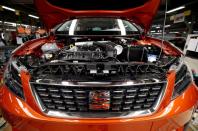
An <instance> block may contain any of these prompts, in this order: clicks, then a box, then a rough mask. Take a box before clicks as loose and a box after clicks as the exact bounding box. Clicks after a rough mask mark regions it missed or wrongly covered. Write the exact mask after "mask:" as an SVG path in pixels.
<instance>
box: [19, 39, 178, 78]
mask: <svg viewBox="0 0 198 131" xmlns="http://www.w3.org/2000/svg"><path fill="white" fill-rule="evenodd" d="M71 43H72V44H71ZM161 51H162V50H161V49H160V48H159V47H157V46H154V45H138V44H137V42H136V41H134V40H131V39H130V40H128V39H121V38H118V39H116V40H109V39H106V40H84V39H83V40H81V39H80V40H75V41H74V40H73V41H71V40H70V42H68V41H61V42H59V43H58V42H52V43H45V44H43V45H42V46H41V47H39V49H37V54H31V55H25V56H22V57H20V61H21V63H23V65H25V67H26V68H28V70H29V71H30V73H31V76H32V79H41V78H42V79H45V78H46V77H47V78H49V79H51V80H53V81H57V80H56V78H59V79H60V78H61V79H62V80H69V81H104V80H108V81H123V80H132V79H133V80H137V79H148V78H154V79H155V78H156V79H164V77H165V74H166V69H165V68H163V66H164V67H165V64H167V62H171V61H173V60H174V57H172V56H167V55H164V54H163V55H161V56H160V55H159V54H160V53H161ZM159 56H160V58H159ZM145 74H147V75H145Z"/></svg>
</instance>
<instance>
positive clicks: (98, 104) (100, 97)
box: [89, 90, 110, 111]
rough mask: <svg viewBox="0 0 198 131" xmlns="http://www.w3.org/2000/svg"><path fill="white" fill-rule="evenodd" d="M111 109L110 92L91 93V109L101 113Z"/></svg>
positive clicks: (98, 91)
mask: <svg viewBox="0 0 198 131" xmlns="http://www.w3.org/2000/svg"><path fill="white" fill-rule="evenodd" d="M109 108H110V92H109V91H104V90H96V91H90V92H89V109H90V110H95V111H100V110H109Z"/></svg>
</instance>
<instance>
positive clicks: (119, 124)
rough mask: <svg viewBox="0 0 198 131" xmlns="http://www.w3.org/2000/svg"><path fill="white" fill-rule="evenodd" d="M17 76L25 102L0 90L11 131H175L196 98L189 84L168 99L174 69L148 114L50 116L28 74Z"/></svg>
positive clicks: (172, 82) (194, 105) (183, 122)
mask: <svg viewBox="0 0 198 131" xmlns="http://www.w3.org/2000/svg"><path fill="white" fill-rule="evenodd" d="M21 77H22V81H23V83H22V84H23V90H24V94H25V97H26V100H25V101H24V100H21V99H20V98H18V97H16V96H15V95H14V94H13V93H11V92H10V91H9V90H8V88H7V87H5V86H2V87H1V89H0V105H1V108H2V112H3V116H4V117H5V118H6V119H7V120H8V121H9V122H10V124H11V125H12V126H13V129H14V131H55V130H56V131H65V130H69V131H88V130H90V131H120V130H123V131H131V130H139V131H157V130H160V131H172V130H173V129H177V130H178V131H179V130H182V128H183V126H184V125H185V124H186V123H187V122H188V121H189V120H190V119H191V115H192V113H193V110H194V109H195V108H196V106H197V100H198V90H197V87H196V86H195V85H194V84H193V83H192V84H190V85H189V87H188V88H187V89H186V90H185V92H184V93H183V94H182V95H180V96H178V97H177V98H176V99H174V100H172V101H171V97H172V92H173V88H174V81H175V79H174V78H175V72H170V73H169V74H168V76H167V77H168V84H167V87H166V91H165V94H164V98H163V100H162V101H161V103H160V106H159V108H158V110H157V111H156V112H155V113H153V114H152V115H148V116H140V117H136V118H119V119H118V118H114V119H110V118H109V119H108V118H106V119H66V118H53V117H48V116H46V115H45V114H43V113H42V112H41V110H40V108H39V107H38V106H37V102H36V101H35V99H34V96H33V94H32V92H31V87H30V86H29V82H28V81H29V74H28V73H26V72H22V73H21Z"/></svg>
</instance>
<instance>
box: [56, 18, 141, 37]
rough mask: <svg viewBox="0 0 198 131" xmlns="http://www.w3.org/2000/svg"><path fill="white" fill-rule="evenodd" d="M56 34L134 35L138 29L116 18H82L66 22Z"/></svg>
mask: <svg viewBox="0 0 198 131" xmlns="http://www.w3.org/2000/svg"><path fill="white" fill-rule="evenodd" d="M56 33H64V34H67V35H122V36H126V35H132V34H138V33H139V30H138V28H137V27H136V26H135V25H134V24H133V23H131V22H129V21H126V20H121V19H115V18H81V19H74V20H70V21H67V22H65V23H64V24H62V25H61V26H60V27H59V28H58V29H57V30H56Z"/></svg>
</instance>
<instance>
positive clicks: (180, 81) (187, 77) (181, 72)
mask: <svg viewBox="0 0 198 131" xmlns="http://www.w3.org/2000/svg"><path fill="white" fill-rule="evenodd" d="M177 64H178V65H177V66H175V65H174V66H175V67H177V68H176V69H175V70H176V76H175V87H174V91H173V96H172V99H174V98H176V97H177V96H179V95H181V94H182V93H183V92H184V91H185V90H186V89H187V87H188V86H189V84H190V83H191V82H192V80H193V79H192V73H191V72H190V70H189V68H188V66H187V65H186V64H185V63H184V62H183V60H180V61H178V62H177Z"/></svg>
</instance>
